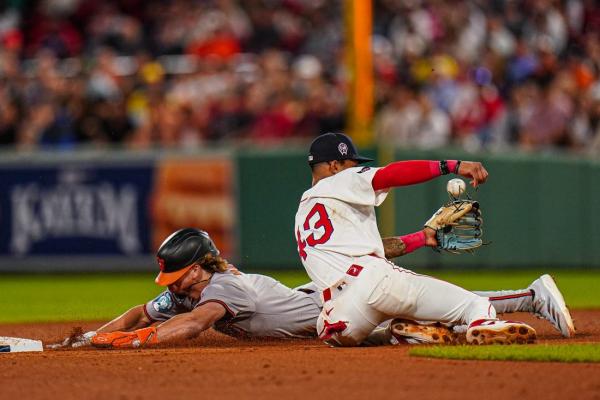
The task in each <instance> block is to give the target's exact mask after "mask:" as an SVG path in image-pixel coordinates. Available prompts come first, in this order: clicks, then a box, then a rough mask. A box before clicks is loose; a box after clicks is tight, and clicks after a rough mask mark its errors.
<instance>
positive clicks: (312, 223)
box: [296, 203, 333, 260]
mask: <svg viewBox="0 0 600 400" xmlns="http://www.w3.org/2000/svg"><path fill="white" fill-rule="evenodd" d="M302 228H303V230H304V232H311V233H310V235H308V236H307V237H306V240H302V237H301V236H300V227H298V229H297V230H296V241H297V242H298V254H300V257H301V258H302V259H303V260H306V257H307V254H306V250H305V249H306V246H310V247H314V246H316V245H318V244H323V243H327V241H328V240H329V239H330V238H331V235H332V234H333V225H332V224H331V219H330V218H329V215H328V214H327V210H326V209H325V206H324V205H323V204H321V203H317V204H315V205H314V207H313V208H312V209H311V210H310V212H309V213H308V215H307V216H306V219H305V220H304V224H303V225H302ZM315 231H318V232H315ZM315 234H317V236H318V237H317V236H315Z"/></svg>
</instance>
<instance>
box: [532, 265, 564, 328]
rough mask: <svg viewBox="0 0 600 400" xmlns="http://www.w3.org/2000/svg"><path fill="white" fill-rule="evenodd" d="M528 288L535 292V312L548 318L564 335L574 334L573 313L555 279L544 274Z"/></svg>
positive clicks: (541, 316) (538, 315)
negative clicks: (570, 311)
mask: <svg viewBox="0 0 600 400" xmlns="http://www.w3.org/2000/svg"><path fill="white" fill-rule="evenodd" d="M528 289H529V290H531V292H532V294H533V299H532V304H533V313H534V314H535V315H536V316H537V317H539V318H543V319H545V320H548V321H549V322H550V323H551V324H552V326H554V327H555V328H556V330H558V331H559V332H560V333H561V334H562V335H563V336H564V337H571V336H574V335H575V325H574V324H573V319H572V318H571V313H569V309H568V308H567V305H566V304H565V299H564V298H563V295H562V293H560V290H558V287H557V286H556V282H554V279H553V278H552V277H551V276H550V275H548V274H546V275H542V276H540V277H539V278H537V279H536V280H535V281H533V282H532V283H531V285H529V287H528Z"/></svg>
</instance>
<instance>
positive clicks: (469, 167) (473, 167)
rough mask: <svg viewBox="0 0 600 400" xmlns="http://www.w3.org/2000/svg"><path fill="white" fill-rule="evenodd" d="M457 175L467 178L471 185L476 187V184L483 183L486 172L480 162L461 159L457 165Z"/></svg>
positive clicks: (486, 175)
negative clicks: (458, 165)
mask: <svg viewBox="0 0 600 400" xmlns="http://www.w3.org/2000/svg"><path fill="white" fill-rule="evenodd" d="M458 175H460V176H462V177H465V178H469V179H470V183H471V186H473V187H477V186H478V185H481V184H482V183H485V181H486V180H487V177H488V172H487V170H486V169H485V168H484V167H483V164H482V163H480V162H477V161H462V162H461V163H460V167H458Z"/></svg>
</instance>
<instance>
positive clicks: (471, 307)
mask: <svg viewBox="0 0 600 400" xmlns="http://www.w3.org/2000/svg"><path fill="white" fill-rule="evenodd" d="M368 161H373V160H371V159H369V158H365V157H362V156H360V155H359V154H358V153H357V150H356V147H355V146H354V144H353V142H352V140H351V139H350V138H349V137H348V136H346V135H344V134H341V133H327V134H324V135H321V136H319V137H317V138H316V139H315V140H314V141H313V142H312V144H311V146H310V150H309V155H308V163H309V165H310V167H311V170H312V187H311V188H310V189H308V190H307V191H306V192H304V194H303V195H302V198H301V200H300V205H299V207H298V212H297V213H296V219H295V228H294V229H295V232H294V233H295V236H296V240H297V244H298V253H299V255H300V258H301V260H302V263H303V265H304V267H305V269H306V271H307V273H308V275H309V277H310V278H311V280H312V281H313V282H314V283H315V284H316V285H317V286H318V288H319V289H320V290H321V291H322V296H323V302H324V303H323V311H322V312H321V314H320V316H319V319H318V322H317V332H318V334H319V337H320V338H321V339H323V340H325V341H326V342H327V343H328V344H331V345H341V346H356V345H359V344H360V343H361V342H363V341H364V340H365V338H367V336H368V335H369V334H370V333H371V332H372V331H373V329H374V328H376V327H377V325H379V324H380V323H381V322H383V321H385V320H388V319H392V318H398V317H400V318H407V319H413V320H423V321H440V322H446V323H456V324H461V323H462V324H467V325H468V328H467V342H469V343H478V344H487V343H507V344H508V343H528V342H533V341H534V340H535V335H536V334H535V330H534V329H533V328H532V327H530V326H529V325H527V324H525V323H522V322H513V321H501V320H498V319H496V311H495V309H494V307H492V305H491V303H490V302H489V300H488V299H487V298H484V297H480V296H477V295H476V294H474V293H472V292H469V291H467V290H465V289H462V288H460V287H458V286H455V285H452V284H450V283H448V282H444V281H441V280H438V279H435V278H432V277H429V276H425V275H419V274H416V273H414V272H412V271H410V270H407V269H404V268H400V267H398V266H396V265H394V264H393V263H392V262H390V261H388V260H387V259H386V258H385V253H384V247H383V243H382V240H381V237H380V235H379V230H378V228H377V221H376V218H375V206H379V205H380V204H381V203H382V202H383V201H384V200H385V198H386V196H387V193H388V190H389V189H390V188H393V187H397V186H403V185H410V184H416V183H420V182H425V181H428V180H430V179H433V178H435V177H438V176H440V175H444V174H448V173H450V172H454V173H456V174H458V175H461V176H463V177H466V178H469V179H471V184H472V185H473V186H477V185H479V184H482V183H484V182H485V181H486V179H487V177H488V173H487V171H486V170H485V168H484V167H483V165H482V164H481V163H478V162H469V161H463V162H460V161H455V160H447V161H446V160H445V161H399V162H395V163H391V164H389V165H387V166H385V167H383V168H370V167H360V166H359V164H361V163H364V162H368ZM405 209H408V208H405ZM401 239H402V242H403V243H404V244H405V246H406V248H405V249H404V253H405V254H406V253H410V252H411V251H414V250H415V249H417V248H419V247H422V246H425V245H427V244H429V245H431V243H432V241H433V243H435V240H436V239H435V233H434V231H433V230H430V229H429V228H424V229H423V230H422V231H419V232H416V233H413V234H409V235H405V236H402V237H401Z"/></svg>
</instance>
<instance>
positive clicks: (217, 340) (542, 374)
mask: <svg viewBox="0 0 600 400" xmlns="http://www.w3.org/2000/svg"><path fill="white" fill-rule="evenodd" d="M573 317H574V318H575V323H576V326H577V330H578V331H577V335H576V337H575V338H573V339H563V338H561V336H560V335H559V334H558V333H557V332H556V331H554V330H553V329H552V328H551V327H550V325H549V324H548V323H546V322H544V321H540V320H537V319H535V318H532V317H531V316H529V315H524V314H516V315H511V319H519V320H523V321H526V322H529V323H531V324H532V325H533V326H534V327H535V328H536V329H537V331H538V338H539V341H538V343H541V344H544V343H553V344H558V343H574V342H596V343H600V310H589V311H585V310H578V311H574V312H573ZM98 325H99V323H76V322H74V323H67V324H65V323H60V324H58V323H57V324H19V325H0V336H18V337H27V338H33V339H42V340H44V341H45V342H47V343H51V342H53V341H58V339H60V338H64V337H66V336H68V335H69V333H70V332H71V331H72V329H73V328H74V327H76V326H81V327H83V328H84V329H85V330H87V329H92V328H95V327H97V326H98ZM408 349H409V347H408V346H387V347H379V348H351V349H341V348H335V349H334V348H328V347H326V346H325V345H323V344H321V343H320V342H319V341H317V340H302V341H238V340H235V339H232V338H229V337H226V336H223V335H220V334H218V333H216V332H213V331H210V332H207V333H205V334H204V335H202V336H201V337H200V338H199V339H197V340H195V341H193V342H192V343H187V344H185V345H180V346H175V347H171V348H156V349H141V350H96V349H89V348H87V349H78V350H58V351H45V352H43V353H15V354H2V355H0V399H120V400H127V399H131V400H137V399H140V400H148V399H240V398H254V399H256V400H259V399H278V400H280V399H282V398H283V399H307V398H311V399H322V398H331V399H336V400H338V399H369V400H371V399H375V398H386V399H403V398H408V399H450V398H453V399H461V400H462V399H477V400H483V399H503V400H506V399H511V398H519V399H533V398H535V399H544V400H551V399H562V400H566V399H572V398H578V399H599V400H600V364H588V363H576V364H566V363H541V362H540V363H538V362H504V361H503V362H497V361H450V360H435V359H423V358H414V357H409V356H408Z"/></svg>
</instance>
